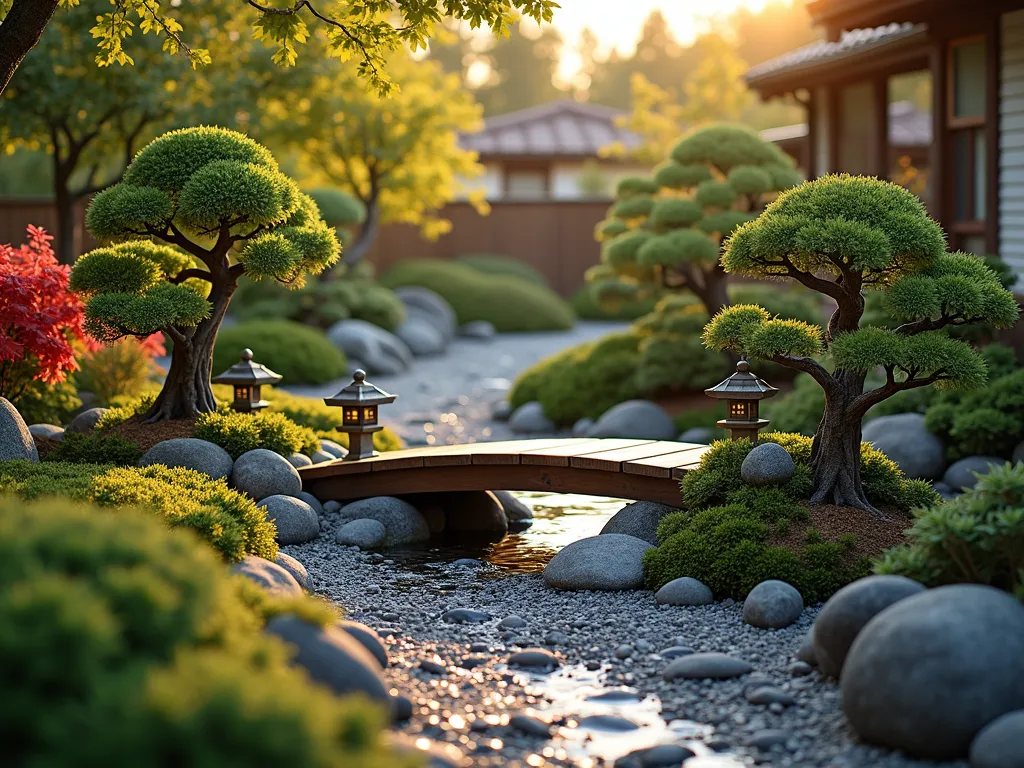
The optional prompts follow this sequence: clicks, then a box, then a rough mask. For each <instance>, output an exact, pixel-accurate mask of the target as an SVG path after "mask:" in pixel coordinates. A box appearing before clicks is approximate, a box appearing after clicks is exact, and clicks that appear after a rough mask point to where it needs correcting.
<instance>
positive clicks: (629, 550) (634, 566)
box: [544, 533, 654, 590]
mask: <svg viewBox="0 0 1024 768" xmlns="http://www.w3.org/2000/svg"><path fill="white" fill-rule="evenodd" d="M649 549H654V547H653V546H652V545H651V544H650V543H648V542H646V541H644V540H643V539H638V538H636V536H627V535H625V534H622V533H606V534H604V535H601V536H591V537H589V538H586V539H580V540H579V541H574V542H573V543H572V544H570V545H569V546H567V547H565V548H564V549H563V550H562V551H561V552H559V553H558V554H556V555H555V556H554V557H553V558H551V560H550V561H549V562H548V564H547V566H545V568H544V583H545V584H547V585H548V586H549V587H554V588H555V589H565V590H583V589H600V590H618V589H640V588H642V587H643V585H644V553H645V552H646V551H647V550H649Z"/></svg>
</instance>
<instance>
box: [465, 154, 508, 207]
mask: <svg viewBox="0 0 1024 768" xmlns="http://www.w3.org/2000/svg"><path fill="white" fill-rule="evenodd" d="M502 181H503V177H502V173H501V166H500V165H498V164H497V163H485V164H484V173H483V175H482V176H477V177H476V178H473V179H467V178H465V177H459V178H458V179H457V182H458V186H459V187H460V190H461V191H460V192H459V193H458V194H457V195H456V196H455V199H456V200H466V199H467V198H468V197H469V194H470V193H471V192H476V191H477V190H480V189H482V190H484V192H485V193H486V195H487V199H488V200H496V199H498V198H499V197H501V190H502Z"/></svg>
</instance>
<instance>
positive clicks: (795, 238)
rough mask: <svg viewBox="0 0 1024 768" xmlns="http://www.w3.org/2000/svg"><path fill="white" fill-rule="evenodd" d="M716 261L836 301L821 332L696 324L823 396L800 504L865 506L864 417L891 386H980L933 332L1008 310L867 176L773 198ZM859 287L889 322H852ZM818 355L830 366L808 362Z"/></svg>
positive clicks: (993, 286)
mask: <svg viewBox="0 0 1024 768" xmlns="http://www.w3.org/2000/svg"><path fill="white" fill-rule="evenodd" d="M723 266H724V267H725V271H726V272H728V273H729V274H733V275H743V276H749V277H761V278H766V279H776V280H778V279H784V278H787V279H791V280H796V281H798V282H800V283H802V284H803V285H805V286H806V287H808V288H810V289H811V290H813V291H817V292H819V293H822V294H825V295H826V296H828V297H829V298H831V299H832V300H833V301H834V302H835V304H836V309H835V311H834V313H833V314H832V317H831V319H830V320H829V322H828V326H827V328H825V329H824V330H822V329H821V328H818V327H816V326H812V325H809V324H807V323H803V322H799V321H796V320H782V319H778V318H772V317H771V316H769V314H768V313H767V312H766V311H765V310H764V309H762V308H761V307H757V306H753V305H737V306H732V307H729V308H727V309H725V310H723V311H721V312H720V313H719V314H718V315H717V316H715V317H714V318H713V319H712V320H711V322H710V323H709V324H708V325H707V327H706V328H705V330H704V341H705V344H706V345H707V346H708V347H711V348H712V349H720V350H731V351H734V352H739V353H743V354H746V355H752V356H754V357H759V358H762V359H765V360H771V361H772V362H775V363H778V364H779V365H783V366H786V367H788V368H793V369H796V370H798V371H803V372H804V373H807V374H809V375H810V376H812V377H813V378H814V380H815V381H816V382H818V384H819V385H820V386H821V387H822V389H823V390H824V391H825V411H824V414H823V416H822V419H821V422H820V424H819V425H818V430H817V434H816V435H815V437H814V442H813V448H812V453H811V461H812V464H813V468H814V492H813V495H812V497H811V501H812V503H825V502H828V501H829V500H832V501H834V502H835V503H837V504H845V505H848V506H852V507H858V508H860V509H864V510H869V511H872V512H876V513H877V511H876V510H874V509H873V507H872V506H871V505H870V504H869V503H868V501H867V498H866V497H865V495H864V490H863V488H862V487H861V479H860V453H861V419H862V418H863V417H864V414H865V413H867V411H868V409H869V408H871V407H872V406H873V405H875V404H876V403H879V402H881V401H882V400H885V399H886V398H889V397H891V396H893V395H894V394H896V393H897V392H902V391H903V390H907V389H914V388H916V387H924V386H928V385H930V384H935V385H936V386H942V387H962V388H967V387H973V386H977V385H979V384H981V383H983V382H984V380H985V377H986V369H985V363H984V361H983V359H982V358H981V356H980V355H979V354H978V353H977V352H976V351H975V350H974V349H973V348H971V346H970V345H968V344H967V343H965V342H963V341H959V340H957V339H955V338H952V337H951V336H950V335H949V334H948V333H946V332H945V331H944V330H943V329H946V328H949V327H950V326H960V325H966V324H970V323H978V322H990V323H992V324H993V325H995V326H996V327H999V328H1006V327H1008V326H1010V325H1012V324H1013V323H1014V321H1015V320H1016V319H1017V315H1018V307H1017V304H1016V302H1015V301H1014V299H1013V295H1012V294H1011V293H1010V292H1009V291H1007V290H1006V289H1005V288H1003V286H1002V285H1001V284H1000V282H999V278H998V276H997V275H996V273H995V272H993V271H992V270H991V269H989V268H988V267H987V266H986V265H985V263H984V262H983V261H982V260H981V259H980V258H978V257H976V256H972V255H970V254H966V253H947V252H946V240H945V235H944V234H943V232H942V230H941V229H940V228H939V225H938V224H936V223H935V222H934V221H932V220H931V219H930V218H929V217H928V214H927V213H926V212H925V209H924V206H923V205H922V204H921V202H920V201H919V200H918V199H917V198H916V197H914V195H913V194H911V193H910V192H908V191H907V190H905V189H903V188H902V187H899V186H897V185H895V184H892V183H889V182H885V181H879V180H877V179H870V178H863V177H853V176H846V175H843V176H827V177H824V178H821V179H818V180H816V181H811V182H808V183H806V184H803V185H801V186H799V187H797V188H796V189H793V190H790V191H789V192H786V193H784V194H783V195H781V196H780V197H779V198H778V199H777V200H776V201H775V202H773V203H772V204H771V205H769V206H768V208H767V209H766V210H765V212H764V213H763V214H761V216H760V217H758V218H757V219H756V220H754V221H751V222H749V223H747V224H744V225H742V226H741V227H739V229H737V230H736V232H735V233H734V234H733V235H732V237H731V238H730V239H729V241H728V243H727V244H726V248H725V254H724V256H723ZM867 290H874V291H881V292H882V293H883V295H884V299H885V303H886V306H887V308H888V310H889V312H890V313H891V314H892V315H893V316H894V317H896V318H897V319H898V320H899V321H900V323H901V324H900V325H898V326H897V327H895V328H879V327H864V328H861V327H860V323H861V319H862V317H863V315H864V304H865V301H864V291H867ZM823 352H827V353H828V356H829V357H830V358H831V368H832V369H831V370H829V368H827V367H826V366H825V365H824V364H823V363H822V362H819V361H818V360H816V359H815V358H816V357H817V356H819V355H821V354H822V353H823ZM874 369H882V370H883V371H884V372H885V383H884V384H883V385H881V386H879V387H877V388H875V389H870V390H868V391H864V379H865V376H866V374H867V373H868V372H869V371H871V370H874Z"/></svg>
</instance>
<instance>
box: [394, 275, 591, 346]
mask: <svg viewBox="0 0 1024 768" xmlns="http://www.w3.org/2000/svg"><path fill="white" fill-rule="evenodd" d="M380 282H381V283H382V284H383V285H385V286H387V287H388V288H392V289H394V288H401V287H403V286H409V285H418V286H422V287H424V288H429V289H430V290H432V291H434V292H435V293H438V294H440V295H441V296H442V297H444V299H445V300H446V301H447V302H448V303H449V304H451V306H452V309H453V310H455V315H456V317H457V318H458V321H459V324H460V325H461V324H465V323H469V322H473V321H475V320H486V321H488V322H490V323H492V324H493V325H494V327H495V329H497V330H498V331H499V332H515V331H562V330H567V329H569V328H571V327H572V326H573V322H574V321H575V318H574V316H573V313H572V309H571V308H570V307H569V305H568V303H566V302H565V301H563V300H562V299H561V298H560V297H559V296H558V294H556V293H555V292H554V291H552V290H551V289H549V288H547V287H545V286H542V285H537V284H536V283H533V282H530V281H527V280H523V279H520V278H517V277H513V276H510V275H493V274H491V275H488V274H484V273H483V272H480V271H479V270H477V269H474V268H473V267H470V266H467V265H465V264H459V263H458V262H453V261H441V260H438V259H413V260H410V261H403V262H401V263H400V264H396V265H395V266H394V267H392V268H391V269H390V270H388V272H387V273H385V274H384V275H383V276H382V277H381V278H380Z"/></svg>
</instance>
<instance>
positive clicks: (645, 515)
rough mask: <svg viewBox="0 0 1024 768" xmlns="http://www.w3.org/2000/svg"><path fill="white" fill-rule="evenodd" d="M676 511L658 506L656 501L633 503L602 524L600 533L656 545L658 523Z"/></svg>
mask: <svg viewBox="0 0 1024 768" xmlns="http://www.w3.org/2000/svg"><path fill="white" fill-rule="evenodd" d="M677 511H678V510H677V509H676V508H675V507H670V506H669V505H668V504H659V503H658V502H656V501H635V502H633V503H632V504H627V505H626V506H624V507H623V508H622V509H620V510H619V511H618V512H616V513H615V514H614V515H612V517H611V519H609V520H608V522H607V523H605V524H604V528H602V529H601V533H602V534H608V533H624V534H626V535H627V536H636V537H637V538H638V539H643V540H644V541H646V542H648V543H650V544H654V545H657V543H658V523H660V522H661V520H662V518H663V517H665V515H669V514H671V513H673V512H677Z"/></svg>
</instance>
